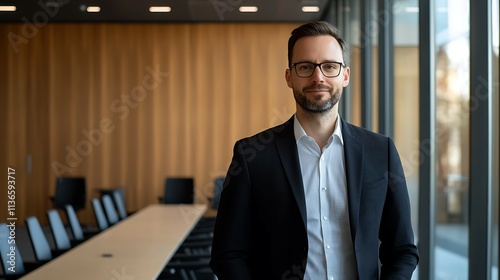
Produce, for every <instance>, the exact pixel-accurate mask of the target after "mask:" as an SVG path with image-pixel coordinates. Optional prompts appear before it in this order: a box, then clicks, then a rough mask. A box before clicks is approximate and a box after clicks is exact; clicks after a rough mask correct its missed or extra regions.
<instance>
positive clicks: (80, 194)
mask: <svg viewBox="0 0 500 280" xmlns="http://www.w3.org/2000/svg"><path fill="white" fill-rule="evenodd" d="M86 193H87V190H86V184H85V178H83V177H58V178H57V179H56V193H55V196H54V207H56V208H60V209H64V208H65V207H66V205H68V204H70V205H72V206H73V208H74V209H75V211H78V210H80V209H83V208H85V204H86V201H87V196H86Z"/></svg>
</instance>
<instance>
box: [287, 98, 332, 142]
mask: <svg viewBox="0 0 500 280" xmlns="http://www.w3.org/2000/svg"><path fill="white" fill-rule="evenodd" d="M296 116H297V120H298V121H299V123H300V125H301V126H302V128H303V129H304V131H305V132H306V133H307V135H309V136H310V137H312V138H313V139H314V140H315V141H316V143H317V144H318V146H319V147H320V149H323V147H324V146H325V145H326V143H327V142H328V139H329V138H330V136H331V135H332V134H333V131H334V130H335V126H336V124H337V120H338V111H337V107H336V106H335V107H334V108H332V109H331V110H330V111H328V112H324V113H311V112H307V111H304V110H302V109H301V108H297V113H296Z"/></svg>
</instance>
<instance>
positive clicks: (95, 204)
mask: <svg viewBox="0 0 500 280" xmlns="http://www.w3.org/2000/svg"><path fill="white" fill-rule="evenodd" d="M92 208H93V209H94V215H95V219H96V221H97V227H98V228H99V230H100V231H103V230H105V229H107V228H108V227H109V224H108V220H107V219H106V216H105V215H104V211H103V210H102V204H101V201H99V199H97V198H93V199H92Z"/></svg>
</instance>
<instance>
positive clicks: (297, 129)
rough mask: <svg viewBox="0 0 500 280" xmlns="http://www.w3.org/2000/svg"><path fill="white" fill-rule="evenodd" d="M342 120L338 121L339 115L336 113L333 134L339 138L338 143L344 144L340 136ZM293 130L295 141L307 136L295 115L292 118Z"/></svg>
mask: <svg viewBox="0 0 500 280" xmlns="http://www.w3.org/2000/svg"><path fill="white" fill-rule="evenodd" d="M341 126H342V122H341V121H340V116H339V115H337V122H336V124H335V129H334V130H333V135H332V136H331V137H333V136H336V137H337V138H338V139H339V140H340V144H342V145H344V138H343V137H342V127H341ZM293 132H294V134H295V141H297V142H299V140H300V138H302V137H304V136H308V135H307V133H306V131H305V130H304V128H303V127H302V125H300V122H299V120H298V119H297V115H294V118H293Z"/></svg>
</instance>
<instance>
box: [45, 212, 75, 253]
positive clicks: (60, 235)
mask: <svg viewBox="0 0 500 280" xmlns="http://www.w3.org/2000/svg"><path fill="white" fill-rule="evenodd" d="M47 219H48V220H49V225H50V230H51V231H52V237H53V238H54V244H55V245H56V250H58V251H60V252H64V251H67V250H69V249H71V247H72V245H71V241H70V239H69V236H68V232H67V231H66V227H65V226H64V224H63V222H62V220H61V216H60V215H59V212H57V210H56V209H51V210H49V211H47Z"/></svg>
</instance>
